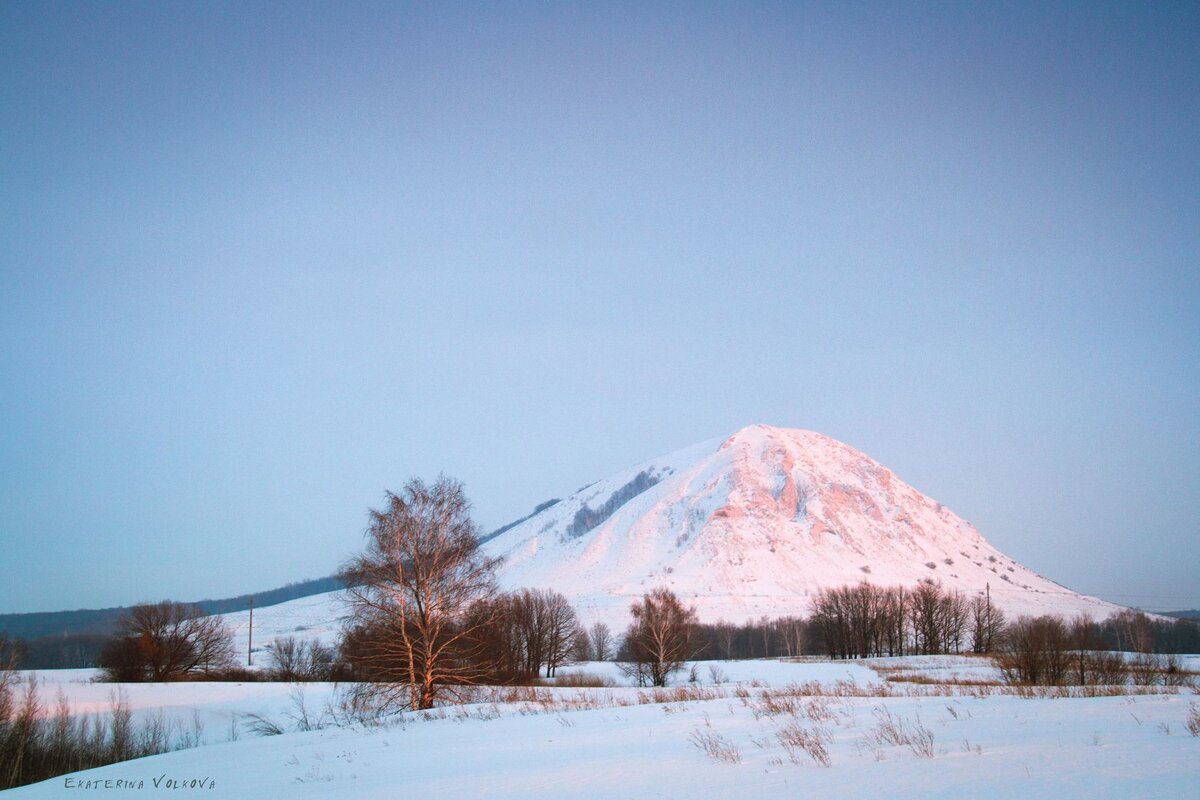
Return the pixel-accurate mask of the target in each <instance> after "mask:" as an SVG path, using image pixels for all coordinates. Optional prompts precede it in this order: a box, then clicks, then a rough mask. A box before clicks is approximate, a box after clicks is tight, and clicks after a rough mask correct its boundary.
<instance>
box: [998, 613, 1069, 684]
mask: <svg viewBox="0 0 1200 800" xmlns="http://www.w3.org/2000/svg"><path fill="white" fill-rule="evenodd" d="M1070 647H1071V641H1070V637H1069V634H1068V631H1067V626H1066V625H1065V624H1064V623H1063V621H1062V620H1061V619H1059V618H1058V617H1050V616H1043V617H1021V618H1019V619H1018V620H1017V621H1016V622H1014V623H1013V624H1012V625H1010V626H1009V628H1008V631H1007V632H1006V634H1005V641H1004V649H1003V651H1002V652H1001V654H1000V655H999V656H998V657H996V658H995V662H996V665H997V666H998V667H999V668H1000V672H1001V674H1002V675H1003V676H1004V679H1005V680H1006V681H1007V682H1009V683H1016V684H1025V685H1031V686H1061V685H1063V684H1064V683H1066V681H1067V679H1068V678H1069V677H1070V670H1071V652H1070Z"/></svg>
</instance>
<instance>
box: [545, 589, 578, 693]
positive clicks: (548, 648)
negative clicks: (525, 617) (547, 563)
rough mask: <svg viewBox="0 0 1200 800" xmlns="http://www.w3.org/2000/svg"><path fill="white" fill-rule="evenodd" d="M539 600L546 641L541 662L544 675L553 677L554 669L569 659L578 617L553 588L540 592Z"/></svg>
mask: <svg viewBox="0 0 1200 800" xmlns="http://www.w3.org/2000/svg"><path fill="white" fill-rule="evenodd" d="M540 600H541V605H542V615H541V616H542V625H543V627H544V631H545V633H544V641H545V643H546V644H545V652H544V654H543V659H542V663H543V664H545V665H546V677H547V678H553V677H554V673H555V671H556V670H557V669H558V668H559V667H560V666H562V665H563V664H565V663H567V662H569V661H570V660H571V655H572V652H573V651H574V649H575V633H576V631H577V629H578V628H579V618H578V617H576V616H575V609H573V608H571V603H570V601H569V600H567V598H566V596H564V595H562V594H559V593H558V592H556V591H554V590H553V589H547V590H546V591H544V592H541V593H540Z"/></svg>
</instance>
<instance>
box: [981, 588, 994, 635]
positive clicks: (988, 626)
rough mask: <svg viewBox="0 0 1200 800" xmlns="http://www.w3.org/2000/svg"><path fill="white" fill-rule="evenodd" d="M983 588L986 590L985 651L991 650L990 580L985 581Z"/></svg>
mask: <svg viewBox="0 0 1200 800" xmlns="http://www.w3.org/2000/svg"><path fill="white" fill-rule="evenodd" d="M983 588H984V589H985V590H986V592H987V616H986V617H984V621H983V624H984V625H985V626H986V627H985V628H984V629H983V630H984V637H983V641H984V649H985V650H987V652H989V653H990V652H992V584H991V581H989V582H987V583H985V584H984V585H983Z"/></svg>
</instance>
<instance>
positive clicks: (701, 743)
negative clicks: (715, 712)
mask: <svg viewBox="0 0 1200 800" xmlns="http://www.w3.org/2000/svg"><path fill="white" fill-rule="evenodd" d="M688 741H690V742H691V743H692V744H693V745H694V746H695V747H696V749H697V750H699V751H700V752H702V753H704V754H705V755H706V756H708V757H709V758H711V759H713V760H714V761H724V762H725V763H727V764H740V763H741V762H742V754H741V752H740V751H739V750H738V749H737V745H735V744H734V743H733V742H731V741H729V740H728V739H726V738H725V737H724V736H722V735H721V734H719V733H717V732H716V731H714V730H712V729H711V728H696V729H695V730H693V731H692V734H691V736H689V737H688Z"/></svg>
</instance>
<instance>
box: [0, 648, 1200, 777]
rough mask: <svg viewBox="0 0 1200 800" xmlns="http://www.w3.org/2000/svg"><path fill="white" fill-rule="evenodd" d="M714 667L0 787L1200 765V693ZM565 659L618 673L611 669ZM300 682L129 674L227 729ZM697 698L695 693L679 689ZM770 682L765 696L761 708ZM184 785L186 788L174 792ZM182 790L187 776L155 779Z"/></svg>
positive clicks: (85, 690)
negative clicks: (975, 684) (1022, 690)
mask: <svg viewBox="0 0 1200 800" xmlns="http://www.w3.org/2000/svg"><path fill="white" fill-rule="evenodd" d="M881 661H890V662H897V661H900V660H899V659H888V660H881ZM965 661H974V660H973V659H966V660H965ZM912 664H913V667H914V669H915V670H925V671H930V672H940V671H947V670H950V671H958V670H961V669H963V668H965V667H966V666H969V665H967V664H965V663H959V662H956V661H954V660H953V659H944V660H943V661H941V662H938V661H937V660H931V659H924V660H920V659H915V660H912ZM712 666H714V667H716V669H717V670H718V671H719V673H722V674H719V675H717V676H716V677H723V678H724V681H723V682H722V683H720V684H719V685H713V681H712V678H713V677H714V676H713V675H712V674H710V672H709V669H708V668H709V663H708V662H702V663H701V664H700V666H699V669H698V670H697V674H698V678H699V685H698V687H697V685H695V684H689V683H688V682H687V673H686V672H684V673H682V674H681V675H679V676H677V683H678V685H679V686H680V687H681V689H680V692H679V695H678V696H674V695H662V696H659V697H658V698H657V700H659V701H660V702H653V701H654V700H655V699H656V698H654V697H653V696H652V694H651V693H650V692H649V691H648V690H639V689H636V688H630V687H627V685H623V686H617V687H615V688H600V689H557V690H550V691H547V690H541V691H542V695H543V696H548V695H554V696H556V697H557V698H558V699H559V700H560V701H561V703H560V706H559V707H557V708H556V707H546V706H543V705H540V704H538V703H531V702H524V703H503V702H490V701H489V702H484V703H480V704H475V705H472V706H467V707H463V708H461V709H460V708H454V707H448V708H445V709H438V710H436V712H435V713H434V714H431V715H424V716H425V717H428V718H423V715H417V714H405V715H402V716H400V717H398V718H397V719H396V720H395V721H393V722H392V723H390V724H388V725H383V726H378V727H372V728H363V727H359V726H353V727H344V728H337V727H331V728H326V729H324V730H318V731H310V732H305V733H286V734H284V735H280V736H272V737H266V738H258V737H254V736H250V735H248V733H246V732H243V733H242V734H241V738H240V739H239V740H238V741H223V740H222V738H223V737H222V736H221V734H222V733H223V729H222V726H221V725H219V724H218V725H217V726H216V727H215V728H214V729H213V734H214V735H213V736H211V737H209V738H208V741H209V742H210V744H208V745H207V746H204V747H200V748H196V749H192V750H184V751H178V752H174V753H168V754H165V755H161V756H155V757H152V758H147V759H139V760H137V761H131V762H125V763H123V764H115V765H111V766H109V767H103V768H100V769H96V770H90V771H88V772H84V773H77V774H75V775H71V776H64V777H59V778H54V779H51V780H49V781H45V782H43V783H40V784H36V785H33V786H27V787H21V788H18V789H13V790H10V791H9V792H7V793H5V797H12V798H14V800H25V799H26V798H28V800H35V799H36V798H57V797H61V796H63V795H64V794H69V793H70V790H72V789H75V788H83V789H84V790H85V791H86V790H88V789H89V788H95V787H98V788H101V789H105V790H106V791H105V792H104V794H105V796H112V795H111V792H116V793H117V796H120V795H121V794H122V793H130V792H132V793H134V794H135V796H154V795H156V794H158V793H160V792H167V793H168V795H169V796H171V797H206V798H220V797H230V798H245V797H283V796H287V797H295V798H325V797H338V798H343V797H345V798H381V799H382V798H394V797H397V796H401V795H412V796H429V797H456V798H457V797H463V798H467V797H487V798H520V800H531V799H533V800H535V799H536V798H563V797H572V798H591V797H594V798H610V797H630V798H641V797H665V798H688V800H707V799H709V798H711V799H714V800H715V799H716V798H735V797H738V798H741V797H765V796H771V795H772V794H775V793H783V794H780V795H779V796H789V797H791V796H832V795H836V796H839V797H864V796H870V797H877V796H886V797H897V798H907V797H912V798H916V797H920V798H941V797H945V798H952V797H953V798H959V797H964V796H966V797H988V798H1008V797H1013V798H1021V799H1022V800H1037V799H1038V798H1046V799H1047V800H1051V799H1053V800H1066V799H1067V798H1087V800H1094V798H1103V797H1190V796H1194V793H1195V786H1196V781H1197V778H1200V738H1198V737H1195V736H1191V735H1190V734H1189V733H1188V732H1187V730H1186V728H1185V723H1186V719H1187V716H1188V713H1189V709H1190V708H1192V707H1200V698H1198V697H1197V696H1196V695H1195V694H1194V693H1185V694H1179V695H1156V696H1123V697H1103V698H1075V699H1043V698H1038V699H1026V698H1018V697H1009V696H998V695H996V696H989V697H972V696H968V695H965V694H964V695H962V696H953V697H906V696H900V697H881V696H831V695H826V696H820V697H813V696H791V695H790V694H789V691H788V690H787V689H786V687H788V686H789V685H791V686H795V685H798V684H805V683H806V682H808V681H819V682H821V684H822V685H824V686H825V687H826V689H825V691H827V692H836V691H839V689H837V687H838V686H840V687H841V689H840V691H841V692H842V693H843V694H845V693H846V687H848V686H849V683H848V681H853V682H854V684H856V685H857V686H858V687H860V689H861V690H865V689H866V687H868V686H869V685H870V684H878V682H879V677H878V675H876V673H875V672H874V671H873V670H872V669H871V668H870V667H869V666H868V664H867V663H864V662H859V663H847V662H834V663H830V662H785V661H740V662H713V663H712ZM890 666H895V664H890ZM565 672H568V673H569V672H576V673H578V672H588V673H591V674H594V675H601V676H603V677H607V678H609V679H610V680H612V681H613V682H622V681H624V678H623V676H621V675H620V673H619V671H618V670H617V669H616V668H615V666H614V665H611V664H585V665H580V666H578V667H573V668H571V669H569V670H565ZM43 677H44V678H45V679H46V680H47V681H49V682H51V684H57V685H59V686H62V687H63V688H64V691H66V692H67V693H68V695H69V696H70V697H71V698H72V699H73V700H76V701H78V702H80V703H95V704H99V705H103V704H104V703H105V702H106V700H107V691H108V690H109V689H110V688H111V687H110V686H106V685H97V684H88V683H85V682H81V681H85V680H86V679H87V678H88V677H90V676H88V675H87V674H85V673H83V672H82V671H69V672H65V673H62V674H54V673H44V674H43ZM751 682H753V683H751ZM839 682H841V683H840V684H839ZM768 687H770V688H768ZM292 688H293V687H290V686H286V685H277V684H240V685H239V684H173V685H143V686H127V687H124V689H125V691H126V692H127V693H128V696H129V699H130V703H131V705H133V706H134V707H135V708H137V709H139V711H138V712H137V713H140V714H145V713H150V712H151V711H152V709H154V708H156V707H157V708H165V709H172V710H173V711H172V713H182V712H183V711H187V712H188V713H189V715H190V709H192V708H196V709H199V711H200V713H202V714H205V715H210V717H209V718H211V719H212V720H214V721H217V722H219V721H220V720H222V719H224V720H226V724H227V722H228V719H236V718H237V717H238V715H240V714H243V713H247V712H251V711H254V713H265V714H268V715H280V717H282V715H284V714H286V713H287V709H288V707H289V698H288V694H289V692H290V691H291V690H292ZM305 690H306V692H307V693H308V694H309V695H310V699H312V700H314V701H315V700H318V699H327V698H329V697H330V696H332V693H333V691H334V690H333V688H332V687H329V686H327V685H314V686H309V687H306V689H305ZM806 691H811V687H810V688H809V689H807V690H806ZM689 692H690V693H691V694H690V696H691V698H692V699H687V698H686V696H685V695H687V694H688V693H689ZM764 692H774V695H775V700H774V702H773V703H768V701H767V699H766V698H765V697H764V696H763V693H764ZM863 693H866V692H864V691H859V692H851V694H863ZM664 700H666V701H668V702H662V701H664ZM642 701H650V702H644V703H643V702H642ZM789 703H790V704H791V710H790V711H789V710H788V708H787V706H788V704H789ZM588 706H596V707H588ZM227 715H228V716H227ZM280 721H283V722H286V720H285V719H282V718H281V719H280ZM889 727H890V728H892V729H893V730H895V729H901V730H902V731H906V732H907V733H908V734H909V735H910V736H917V738H918V740H919V739H920V735H921V734H923V733H924V734H927V735H928V736H929V737H931V740H929V741H930V744H929V747H928V749H927V751H926V752H925V753H924V754H922V753H921V752H920V751H921V749H922V748H921V747H920V744H919V741H918V743H917V744H916V745H915V746H912V747H910V746H906V745H904V744H895V743H889V742H887V741H884V740H883V738H882V737H883V732H884V731H885V730H886V729H887V728H889ZM789 732H790V734H791V736H792V739H793V740H796V741H798V740H799V738H798V737H802V736H807V737H809V739H810V740H811V739H812V737H814V736H820V737H821V738H822V739H823V740H824V743H825V747H826V750H827V755H828V760H829V766H828V767H825V766H820V765H819V764H818V763H816V761H814V759H813V758H812V757H810V756H809V755H808V754H807V753H806V752H805V751H804V750H803V749H799V748H793V749H792V752H791V753H789V750H788V749H787V748H786V747H785V746H784V744H783V742H782V740H781V735H782V736H783V737H784V738H787V736H788V734H789ZM705 741H707V742H708V744H709V746H710V748H711V749H712V750H713V751H714V752H716V751H721V750H724V751H725V752H726V754H727V756H728V760H722V759H721V758H714V757H712V756H710V755H708V754H706V753H705V752H703V750H702V746H703V744H704V742H705ZM793 756H794V758H793ZM172 781H173V782H175V783H174V784H172V783H171V782H172ZM89 782H90V783H89ZM106 782H107V783H106ZM191 782H195V786H196V788H186V787H188V786H190V785H191ZM179 785H182V786H184V787H185V788H171V789H168V788H167V787H168V786H179ZM139 786H140V787H141V788H140V789H139V788H137V787H139Z"/></svg>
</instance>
